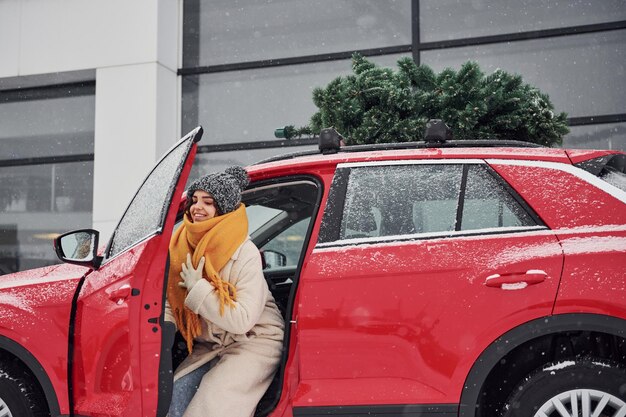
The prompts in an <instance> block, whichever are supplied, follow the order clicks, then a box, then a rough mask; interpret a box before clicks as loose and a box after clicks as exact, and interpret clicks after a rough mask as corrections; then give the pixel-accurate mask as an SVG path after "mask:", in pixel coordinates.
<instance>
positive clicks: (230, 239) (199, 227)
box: [167, 204, 248, 352]
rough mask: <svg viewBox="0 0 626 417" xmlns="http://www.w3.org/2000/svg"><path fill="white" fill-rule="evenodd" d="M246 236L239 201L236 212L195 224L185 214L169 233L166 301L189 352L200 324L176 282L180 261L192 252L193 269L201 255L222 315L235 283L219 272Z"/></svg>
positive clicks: (231, 299) (233, 294)
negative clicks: (181, 222)
mask: <svg viewBox="0 0 626 417" xmlns="http://www.w3.org/2000/svg"><path fill="white" fill-rule="evenodd" d="M247 235H248V217H247V215H246V209H245V207H244V205H243V204H241V205H240V206H239V208H238V209H236V210H235V211H232V212H230V213H227V214H224V215H221V216H216V217H213V218H212V219H209V220H206V221H202V222H198V223H193V222H192V221H191V220H190V219H189V218H188V216H187V214H185V218H184V219H183V224H182V226H180V227H179V228H178V230H177V231H176V232H175V233H174V236H172V240H171V242H170V271H169V275H168V280H167V301H168V302H169V303H170V307H171V309H172V313H173V314H174V318H175V320H176V325H177V326H178V330H179V331H180V333H181V334H182V336H183V337H184V338H185V340H186V341H187V348H188V349H189V352H191V350H192V347H193V339H194V338H195V337H197V336H199V335H200V334H201V333H202V326H201V324H200V318H199V317H198V315H197V314H196V313H194V312H193V311H191V310H190V309H189V308H188V307H187V306H185V297H186V296H187V290H186V289H185V288H182V287H180V286H179V285H178V283H179V282H181V280H182V278H181V277H180V271H181V270H182V264H184V263H185V262H186V259H187V254H188V253H191V261H192V263H193V265H194V268H196V267H197V265H198V263H199V262H200V258H202V257H203V256H204V258H205V263H204V274H202V276H203V277H204V278H205V279H206V280H207V281H209V282H210V283H211V285H213V287H214V288H215V291H216V292H217V295H218V297H219V300H220V314H222V315H223V314H224V305H229V306H230V307H231V308H232V307H234V306H235V301H236V300H237V291H236V289H235V286H234V285H232V284H230V283H228V282H225V281H222V279H221V278H220V276H219V274H218V271H220V270H221V269H222V268H223V267H224V266H225V265H226V263H227V262H228V261H229V260H230V258H231V257H232V255H233V253H235V251H236V250H237V248H239V246H241V244H242V243H243V242H244V241H245V240H246V237H247Z"/></svg>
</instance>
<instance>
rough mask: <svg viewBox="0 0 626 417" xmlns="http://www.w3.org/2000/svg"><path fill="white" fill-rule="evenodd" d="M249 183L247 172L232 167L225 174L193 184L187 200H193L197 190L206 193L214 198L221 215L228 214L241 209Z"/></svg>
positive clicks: (215, 175) (221, 173)
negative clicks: (242, 197)
mask: <svg viewBox="0 0 626 417" xmlns="http://www.w3.org/2000/svg"><path fill="white" fill-rule="evenodd" d="M249 183H250V179H249V178H248V173H247V172H246V170H245V169H243V168H242V167H238V166H232V167H229V168H226V170H225V171H224V172H218V173H214V174H209V175H206V176H204V177H201V178H198V179H197V180H195V181H194V182H192V183H191V185H190V186H189V189H187V198H188V199H191V197H192V196H193V193H194V192H195V191H197V190H202V191H206V192H207V193H209V194H211V195H212V196H213V200H214V201H215V205H216V206H217V210H218V212H219V214H227V213H230V212H231V211H234V210H235V209H237V207H239V203H241V192H242V191H243V190H244V189H245V188H246V187H247V186H248V184H249Z"/></svg>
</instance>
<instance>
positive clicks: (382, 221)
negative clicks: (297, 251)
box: [339, 164, 462, 239]
mask: <svg viewBox="0 0 626 417" xmlns="http://www.w3.org/2000/svg"><path fill="white" fill-rule="evenodd" d="M461 176H462V166H461V165H443V164H442V165H394V166H387V167H382V166H376V167H361V168H355V169H353V170H352V171H351V173H350V179H349V181H348V188H347V191H346V198H345V206H344V213H343V218H342V223H341V231H340V236H339V238H340V239H353V238H362V237H378V236H394V235H406V234H414V233H426V232H442V231H453V230H454V229H455V222H456V211H457V202H458V198H459V190H460V184H461Z"/></svg>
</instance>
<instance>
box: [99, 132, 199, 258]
mask: <svg viewBox="0 0 626 417" xmlns="http://www.w3.org/2000/svg"><path fill="white" fill-rule="evenodd" d="M192 140H193V136H190V137H189V138H188V139H187V140H185V141H183V142H181V143H180V144H179V145H178V146H177V147H176V148H174V149H173V150H172V151H170V153H169V154H168V155H167V156H165V157H164V158H163V159H162V160H161V162H159V164H158V165H157V166H156V167H155V168H154V170H153V171H152V173H150V175H149V176H148V178H146V180H145V182H144V183H143V185H142V186H141V188H139V191H137V194H135V197H134V198H133V200H132V201H131V203H130V205H129V206H128V209H126V213H124V216H123V217H122V220H120V223H119V225H118V226H117V229H116V230H115V234H114V235H113V240H112V241H111V245H110V250H109V254H108V257H111V256H114V255H116V254H118V253H120V252H121V251H123V250H124V249H126V248H129V247H130V246H132V245H134V244H135V243H137V242H139V241H140V240H142V239H144V238H146V237H147V236H149V235H151V234H153V233H156V232H158V231H159V230H160V228H161V226H162V223H163V221H164V219H165V214H166V213H167V207H168V206H169V203H170V200H171V196H172V193H173V192H174V188H175V187H176V183H177V181H178V176H179V174H180V171H181V169H182V167H183V165H184V162H185V158H186V156H187V154H188V152H189V148H190V146H191V143H192Z"/></svg>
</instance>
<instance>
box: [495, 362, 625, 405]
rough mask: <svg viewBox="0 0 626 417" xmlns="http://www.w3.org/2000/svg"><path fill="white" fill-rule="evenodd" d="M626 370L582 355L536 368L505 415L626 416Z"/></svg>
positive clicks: (508, 403) (518, 389)
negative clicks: (579, 357)
mask: <svg viewBox="0 0 626 417" xmlns="http://www.w3.org/2000/svg"><path fill="white" fill-rule="evenodd" d="M624 399H626V371H625V370H624V368H622V367H621V366H619V365H618V364H617V363H615V362H611V361H607V360H604V359H594V358H582V359H572V360H564V361H561V362H555V363H551V364H548V365H545V366H542V367H541V368H539V369H537V370H536V371H534V372H533V373H532V374H530V375H529V376H528V377H526V378H525V379H524V381H523V382H522V383H521V384H519V385H518V386H517V388H516V389H515V390H513V393H512V394H511V395H510V397H509V399H508V400H507V402H506V404H505V406H504V410H503V413H502V415H503V417H522V416H524V417H529V416H531V417H561V416H583V417H591V416H597V417H609V416H610V417H612V416H626V402H624Z"/></svg>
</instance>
